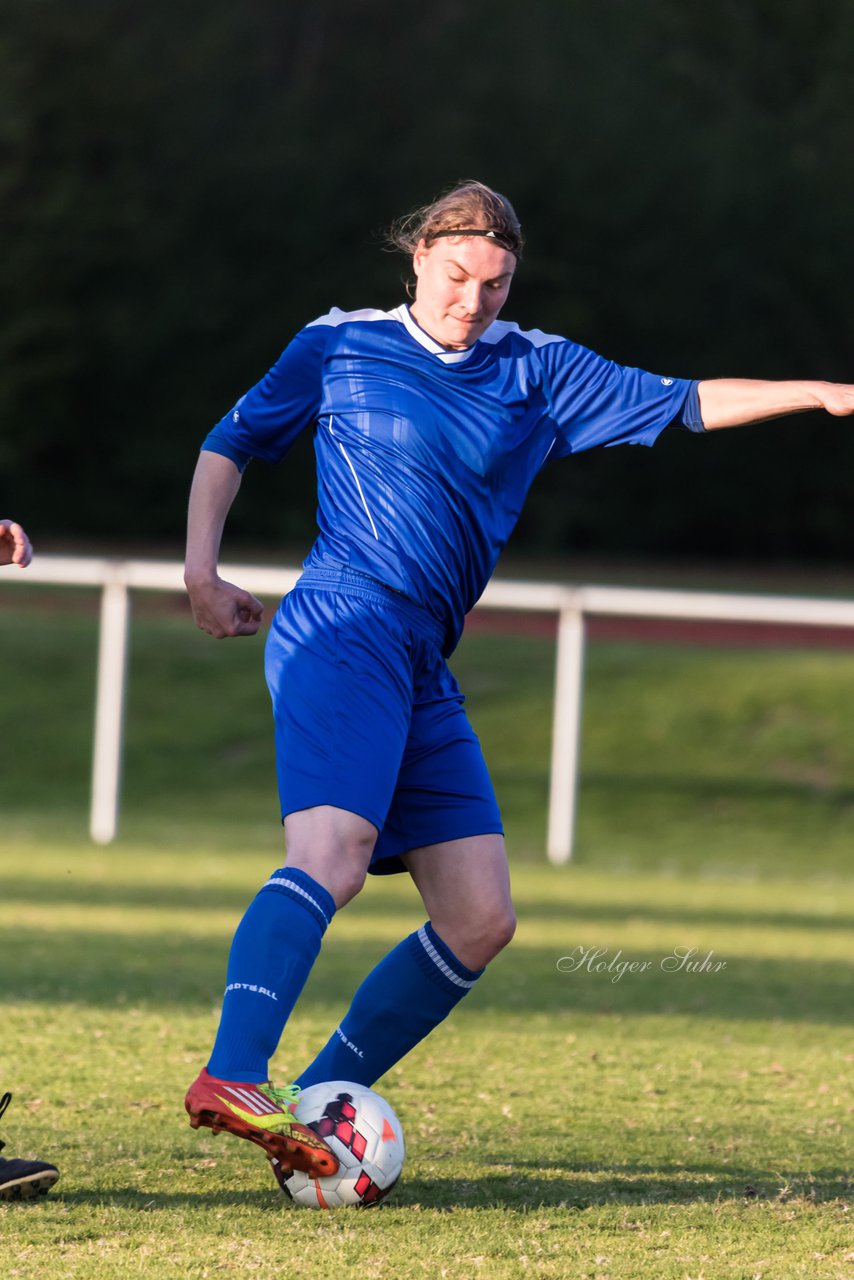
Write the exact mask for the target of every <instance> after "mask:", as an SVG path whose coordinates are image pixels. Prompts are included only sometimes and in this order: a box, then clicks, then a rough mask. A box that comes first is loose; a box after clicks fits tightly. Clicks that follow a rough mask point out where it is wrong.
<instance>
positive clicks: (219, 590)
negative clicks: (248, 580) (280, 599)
mask: <svg viewBox="0 0 854 1280" xmlns="http://www.w3.org/2000/svg"><path fill="white" fill-rule="evenodd" d="M187 593H188V595H189V597H190V605H191V607H192V610H193V617H194V619H195V621H196V626H197V627H200V628H201V630H202V631H206V632H207V633H208V635H209V636H213V637H214V639H215V640H224V639H226V638H227V637H229V636H254V635H255V633H256V632H257V630H258V628H259V627H260V625H261V619H262V617H263V616H264V606H263V605H262V603H261V601H260V600H256V598H255V596H253V595H252V594H251V592H249V591H243V590H242V589H241V588H240V587H236V586H235V585H234V583H232V582H226V581H225V579H224V578H215V579H213V581H210V582H205V583H193V584H192V585H191V584H190V583H187Z"/></svg>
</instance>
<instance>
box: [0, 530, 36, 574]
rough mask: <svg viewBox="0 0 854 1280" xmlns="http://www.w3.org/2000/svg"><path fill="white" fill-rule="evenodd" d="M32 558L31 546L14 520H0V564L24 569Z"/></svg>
mask: <svg viewBox="0 0 854 1280" xmlns="http://www.w3.org/2000/svg"><path fill="white" fill-rule="evenodd" d="M32 558H33V548H32V544H31V542H30V540H29V538H28V537H27V535H26V534H25V533H24V530H23V529H22V528H21V526H20V525H19V524H16V522H15V521H14V520H0V564H16V565H18V567H19V568H21V569H25V568H26V567H27V565H28V564H29V563H30V561H31V560H32Z"/></svg>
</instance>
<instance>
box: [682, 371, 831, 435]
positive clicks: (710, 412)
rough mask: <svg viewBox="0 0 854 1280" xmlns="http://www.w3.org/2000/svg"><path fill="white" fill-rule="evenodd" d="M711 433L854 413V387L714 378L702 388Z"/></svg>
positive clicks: (702, 406)
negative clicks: (813, 413)
mask: <svg viewBox="0 0 854 1280" xmlns="http://www.w3.org/2000/svg"><path fill="white" fill-rule="evenodd" d="M698 392H699V396H700V412H701V413H702V416H703V426H704V427H705V428H706V430H707V431H715V430H718V429H719V428H721V427H740V426H743V425H745V424H746V423H749V422H765V421H767V420H768V419H769V418H780V417H785V416H787V415H789V414H792V413H804V412H806V411H807V410H809V409H826V410H827V412H828V413H832V414H837V415H840V416H841V415H844V414H849V413H854V386H849V385H847V384H844V383H838V382H818V381H800V382H766V381H763V380H761V379H754V378H713V379H710V380H708V381H706V382H701V383H700V384H699V387H698Z"/></svg>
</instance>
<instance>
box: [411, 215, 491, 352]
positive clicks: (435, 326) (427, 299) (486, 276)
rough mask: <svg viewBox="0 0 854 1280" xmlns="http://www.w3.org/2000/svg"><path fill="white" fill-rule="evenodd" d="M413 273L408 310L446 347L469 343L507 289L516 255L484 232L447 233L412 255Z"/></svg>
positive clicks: (485, 324)
mask: <svg viewBox="0 0 854 1280" xmlns="http://www.w3.org/2000/svg"><path fill="white" fill-rule="evenodd" d="M412 265H413V269H414V271H415V276H416V284H415V301H414V302H413V304H412V306H411V307H410V311H411V312H412V315H413V316H414V317H415V319H416V320H417V321H418V323H419V325H420V326H421V328H422V329H424V330H425V331H426V332H427V333H429V335H430V337H431V338H435V340H436V342H438V343H440V344H441V345H442V346H443V347H447V348H448V350H449V351H462V350H464V349H465V348H466V347H470V346H472V345H473V344H474V343H475V342H477V340H478V338H479V337H480V336H481V334H482V333H484V332H485V331H486V330H487V329H488V328H489V326H490V325H491V324H492V322H493V320H494V319H495V318H496V316H497V315H498V313H499V311H500V310H501V308H502V307H503V306H504V303H505V302H506V300H507V294H508V293H509V292H510V282H511V280H512V279H513V272H514V271H515V270H516V258H515V257H514V255H513V254H512V253H511V252H510V251H509V249H503V248H502V247H501V245H500V244H497V243H496V242H495V241H494V240H488V239H487V238H486V237H485V236H460V237H459V238H458V237H456V236H448V237H443V238H442V239H440V240H434V241H433V244H432V245H431V246H430V248H429V249H428V248H427V247H426V246H425V244H424V241H423V240H422V241H421V242H420V243H419V245H418V248H417V249H416V251H415V254H414V255H413V259H412Z"/></svg>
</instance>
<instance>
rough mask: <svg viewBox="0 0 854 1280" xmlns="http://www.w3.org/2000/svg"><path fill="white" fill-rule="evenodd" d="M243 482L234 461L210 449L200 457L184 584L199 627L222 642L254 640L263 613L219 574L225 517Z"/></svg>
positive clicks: (250, 597)
mask: <svg viewBox="0 0 854 1280" xmlns="http://www.w3.org/2000/svg"><path fill="white" fill-rule="evenodd" d="M241 479H242V477H241V474H240V470H239V468H238V467H237V466H236V465H235V464H234V463H233V462H232V461H231V459H230V458H226V457H224V456H223V455H222V454H220V453H213V452H211V451H210V450H208V449H203V450H202V452H201V453H200V454H199V460H198V463H197V464H196V471H195V474H194V476H193V485H192V488H191V490H190V505H189V510H188V512H187V555H186V559H185V563H184V582H185V584H186V587H187V593H188V595H189V597H190V605H191V607H192V610H193V617H194V618H195V621H196V625H197V626H198V627H200V628H201V630H202V631H206V632H207V633H208V635H210V636H214V638H215V639H217V640H222V639H224V638H225V637H226V636H254V635H255V633H256V632H257V630H258V628H259V626H260V625H261V618H262V616H263V613H264V606H263V605H262V604H261V601H260V600H257V599H256V598H255V596H253V595H252V594H251V593H250V592H248V591H243V590H242V589H241V588H240V587H236V586H234V584H233V583H231V582H226V581H225V580H224V579H223V578H221V577H220V576H219V573H218V571H217V566H218V562H219V548H220V542H221V541H222V533H223V529H224V528H225V520H226V516H227V515H228V513H229V511H230V509H231V504H232V503H233V502H234V499H235V497H236V496H237V492H238V490H239V489H240V481H241Z"/></svg>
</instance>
